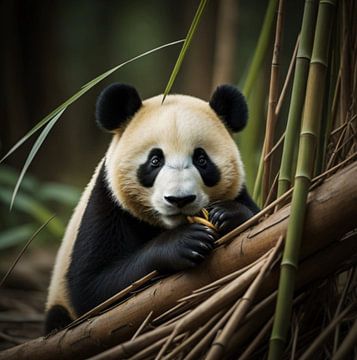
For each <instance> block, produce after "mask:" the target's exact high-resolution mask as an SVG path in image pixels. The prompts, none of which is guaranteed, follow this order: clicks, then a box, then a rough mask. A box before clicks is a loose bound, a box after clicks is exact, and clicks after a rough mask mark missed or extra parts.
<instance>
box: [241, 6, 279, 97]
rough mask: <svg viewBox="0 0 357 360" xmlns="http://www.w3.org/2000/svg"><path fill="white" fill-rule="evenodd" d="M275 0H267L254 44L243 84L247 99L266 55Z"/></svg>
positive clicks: (273, 16)
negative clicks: (254, 49)
mask: <svg viewBox="0 0 357 360" xmlns="http://www.w3.org/2000/svg"><path fill="white" fill-rule="evenodd" d="M277 3H278V1H277V0H269V4H268V8H267V10H266V12H265V17H264V21H263V26H262V29H261V31H260V35H259V39H258V43H257V46H256V51H255V53H254V56H253V59H252V63H251V65H250V67H249V72H248V75H247V78H246V80H245V83H244V86H243V94H244V95H245V96H246V97H247V98H248V99H249V95H250V93H251V90H252V87H253V85H254V83H255V81H256V79H257V76H258V74H259V69H260V68H261V66H262V63H263V60H264V58H265V56H266V53H267V50H268V48H269V40H270V36H271V32H272V29H273V22H274V18H275V10H276V5H277Z"/></svg>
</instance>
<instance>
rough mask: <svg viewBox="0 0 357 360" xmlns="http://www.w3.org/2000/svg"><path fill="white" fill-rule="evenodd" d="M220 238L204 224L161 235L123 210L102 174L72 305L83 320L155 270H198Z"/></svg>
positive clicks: (87, 217)
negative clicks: (87, 312) (102, 303)
mask: <svg viewBox="0 0 357 360" xmlns="http://www.w3.org/2000/svg"><path fill="white" fill-rule="evenodd" d="M216 238H217V234H216V233H215V232H214V231H212V230H210V229H209V228H207V227H205V226H203V225H201V224H183V225H181V226H179V227H177V228H175V229H172V230H166V231H163V230H162V229H160V228H157V227H154V226H151V225H149V224H147V223H144V222H142V221H140V220H138V219H137V218H135V217H133V216H132V215H130V214H129V213H128V212H127V211H125V210H123V209H122V208H121V207H120V206H119V205H118V204H117V203H116V202H115V201H114V200H113V197H112V194H111V191H110V190H109V189H108V186H107V184H106V179H105V169H104V167H103V168H102V169H101V171H100V172H99V174H98V177H97V180H96V183H95V185H94V187H93V189H92V192H91V196H90V197H89V200H88V203H87V204H86V209H85V211H84V214H83V218H82V221H81V224H80V227H79V230H78V234H77V238H76V241H75V244H74V246H73V250H72V255H71V261H70V265H69V269H68V272H67V283H68V289H69V295H70V300H71V303H72V305H73V307H74V309H75V311H76V312H77V315H81V314H83V313H85V312H86V311H88V310H90V309H91V308H93V307H95V306H96V305H98V304H100V303H101V302H102V301H104V300H106V299H108V298H109V297H111V296H112V295H114V294H115V293H117V292H119V291H120V290H122V289H124V288H125V287H127V286H128V285H130V284H131V283H132V282H134V281H136V280H138V279H140V278H141V277H142V276H144V275H146V274H148V273H149V272H151V271H153V270H159V271H160V272H163V273H167V272H172V271H177V270H183V269H185V268H189V267H192V266H195V265H196V264H197V263H199V262H200V261H202V260H203V259H204V258H205V256H206V255H207V254H208V253H209V252H210V251H211V250H212V249H213V246H214V245H213V243H214V241H215V239H216Z"/></svg>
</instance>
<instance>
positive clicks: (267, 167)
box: [262, 0, 285, 203]
mask: <svg viewBox="0 0 357 360" xmlns="http://www.w3.org/2000/svg"><path fill="white" fill-rule="evenodd" d="M284 8H285V0H279V8H278V13H277V20H276V31H275V41H274V50H273V60H272V64H271V75H270V87H269V103H268V115H267V122H266V129H265V141H264V145H265V146H264V148H263V153H264V156H263V157H264V162H263V188H262V202H263V203H265V200H266V198H267V196H268V193H269V189H270V176H271V166H272V159H271V157H268V158H266V154H268V153H269V152H270V151H271V149H272V147H273V141H274V134H275V127H276V120H277V116H276V114H275V108H276V104H277V102H278V96H279V93H278V78H279V67H280V47H281V40H282V34H283V20H284Z"/></svg>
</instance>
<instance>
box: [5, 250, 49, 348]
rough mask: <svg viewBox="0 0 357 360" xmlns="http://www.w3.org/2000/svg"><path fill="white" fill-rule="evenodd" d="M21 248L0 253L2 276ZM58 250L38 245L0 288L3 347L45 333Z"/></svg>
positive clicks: (19, 263)
mask: <svg viewBox="0 0 357 360" xmlns="http://www.w3.org/2000/svg"><path fill="white" fill-rule="evenodd" d="M18 253H19V250H18V249H16V250H13V251H7V252H4V253H3V254H1V256H0V264H1V265H0V279H2V278H3V276H4V274H5V273H6V272H7V270H8V269H9V268H10V266H11V264H12V263H13V261H14V260H15V258H16V256H17V255H18ZM55 254H56V250H55V249H54V248H41V247H36V248H33V249H29V250H28V251H27V252H26V253H25V254H24V256H23V257H22V258H21V259H20V261H19V262H18V264H17V265H16V267H15V268H14V270H13V271H12V273H11V274H10V276H9V277H8V278H7V280H6V281H5V283H4V284H3V285H2V287H1V288H0V351H1V350H4V349H6V348H9V347H12V346H15V345H18V344H21V343H23V342H26V341H28V340H30V339H34V338H36V337H39V336H42V335H43V320H44V309H45V302H46V296H47V288H48V284H49V280H50V275H51V271H52V266H53V262H54V258H55Z"/></svg>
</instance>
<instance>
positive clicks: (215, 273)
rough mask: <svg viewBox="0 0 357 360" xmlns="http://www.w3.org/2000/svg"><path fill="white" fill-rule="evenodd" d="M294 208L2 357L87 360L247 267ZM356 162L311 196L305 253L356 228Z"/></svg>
mask: <svg viewBox="0 0 357 360" xmlns="http://www.w3.org/2000/svg"><path fill="white" fill-rule="evenodd" d="M289 212H290V207H288V206H287V207H284V208H282V209H280V210H279V211H278V212H276V213H275V214H273V215H271V216H270V217H269V218H267V219H266V220H265V221H263V222H262V223H260V224H258V225H257V226H255V227H253V228H250V229H248V230H246V231H245V232H244V233H242V234H240V235H239V236H238V237H237V238H236V239H234V240H233V241H232V242H230V243H229V244H228V245H226V246H222V247H220V248H219V249H217V250H216V251H215V252H214V254H213V255H212V256H210V258H209V259H207V261H205V263H203V264H202V265H201V266H199V267H198V268H196V269H194V270H192V271H187V272H185V273H179V274H176V275H173V276H171V277H169V278H166V279H163V280H160V281H159V282H158V283H156V284H154V285H152V286H151V287H149V288H147V289H145V290H144V291H142V292H141V293H138V294H136V295H135V296H133V297H132V298H130V299H128V300H127V301H126V302H124V303H123V304H121V305H120V306H117V307H115V308H113V309H111V310H109V311H107V312H105V313H103V314H101V315H99V316H97V317H95V318H93V319H90V320H88V321H86V322H84V323H83V324H80V325H78V326H76V327H74V328H71V329H66V330H63V331H60V332H58V333H57V334H54V335H52V336H49V337H46V338H43V337H42V338H37V339H34V340H31V341H29V342H27V343H24V344H22V345H19V346H16V347H13V348H11V349H8V350H5V351H3V352H1V353H0V359H6V360H11V359H38V360H43V359H53V358H56V359H68V358H75V359H80V358H86V357H89V356H90V355H93V354H96V353H99V352H102V351H103V350H105V349H107V348H109V347H112V346H114V345H116V344H118V343H122V342H124V341H126V340H128V339H129V338H130V337H131V336H132V335H133V334H134V333H135V331H136V330H137V328H138V327H139V326H140V324H141V323H142V322H143V321H144V319H145V317H146V316H147V314H148V312H149V311H153V316H154V317H155V316H158V315H160V314H162V313H164V312H165V311H167V310H168V309H170V308H171V307H173V306H175V305H176V303H177V300H179V298H181V297H183V296H187V295H189V294H190V293H191V292H192V291H193V290H195V289H197V288H199V287H202V286H204V285H206V284H208V283H210V282H213V281H215V280H217V279H219V278H220V277H223V276H225V275H227V274H229V273H230V272H233V271H237V270H238V269H240V268H242V267H244V266H247V265H248V264H250V263H251V262H253V261H255V260H256V259H257V258H259V257H260V256H262V255H263V254H264V253H266V252H267V251H268V250H269V249H271V248H272V247H273V246H274V245H275V243H276V241H277V239H278V238H279V236H280V235H284V234H285V232H286V228H287V223H288V217H289ZM356 215H357V162H354V163H353V164H351V165H349V166H347V167H346V168H344V169H342V170H340V171H339V173H337V174H335V175H333V176H332V177H331V178H329V179H327V180H326V181H325V182H324V183H323V184H322V185H321V186H320V187H318V188H317V189H316V190H314V191H313V192H312V193H311V194H310V196H309V207H308V211H307V214H306V222H305V226H304V231H303V239H304V240H303V247H302V257H306V256H308V255H309V254H312V253H313V252H315V251H316V250H318V249H322V248H324V247H325V246H326V245H328V244H329V243H331V242H333V241H334V240H336V239H338V238H340V237H341V236H342V235H344V234H345V233H346V232H348V231H351V230H352V229H354V228H355V227H356V217H357V216H356Z"/></svg>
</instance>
